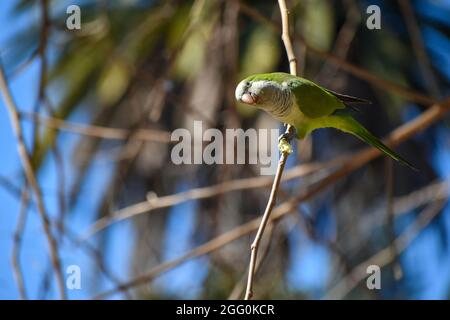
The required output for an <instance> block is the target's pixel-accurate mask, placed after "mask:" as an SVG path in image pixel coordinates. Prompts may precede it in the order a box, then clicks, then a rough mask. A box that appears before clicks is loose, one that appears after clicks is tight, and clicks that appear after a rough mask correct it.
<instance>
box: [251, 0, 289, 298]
mask: <svg viewBox="0 0 450 320" xmlns="http://www.w3.org/2000/svg"><path fill="white" fill-rule="evenodd" d="M278 5H279V7H280V14H281V23H282V31H281V39H282V40H283V43H284V47H285V48H286V54H287V57H288V60H289V69H290V72H291V74H292V75H294V76H296V75H297V59H296V58H295V53H294V47H293V46H292V42H291V38H290V36H289V11H288V8H287V6H286V2H285V1H284V0H278ZM293 130H294V128H292V127H291V126H290V125H288V126H287V129H286V133H292V131H293ZM288 157H289V152H287V151H285V152H282V153H281V156H280V160H279V161H278V167H277V172H276V174H275V178H274V181H273V184H272V190H271V191H270V196H269V201H268V202H267V206H266V210H265V211H264V215H263V217H262V219H261V224H260V225H259V228H258V231H257V232H256V236H255V240H253V243H252V245H251V247H250V250H251V254H250V264H249V268H248V280H247V288H246V290H245V298H244V299H245V300H250V299H251V298H252V297H253V282H254V278H255V271H256V261H257V256H258V249H259V244H260V242H261V239H262V236H263V233H264V229H265V228H266V225H267V222H268V221H269V218H270V214H271V213H272V209H273V207H274V206H275V201H276V197H277V193H278V188H279V187H280V181H281V176H282V175H283V170H284V166H285V165H286V160H287V158H288Z"/></svg>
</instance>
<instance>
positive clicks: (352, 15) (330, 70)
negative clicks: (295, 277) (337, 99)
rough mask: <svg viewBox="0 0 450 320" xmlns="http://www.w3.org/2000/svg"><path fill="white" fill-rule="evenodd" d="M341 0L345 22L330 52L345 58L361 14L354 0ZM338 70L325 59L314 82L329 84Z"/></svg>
mask: <svg viewBox="0 0 450 320" xmlns="http://www.w3.org/2000/svg"><path fill="white" fill-rule="evenodd" d="M343 2H344V6H345V7H346V8H345V9H346V11H347V13H346V16H345V22H344V24H343V26H342V27H341V29H340V30H339V32H338V34H337V36H336V41H335V44H334V48H333V50H332V53H333V54H334V55H335V56H336V57H338V58H340V59H344V60H345V59H346V57H347V55H348V52H349V50H350V47H351V45H352V42H353V39H354V38H355V36H356V33H357V31H358V27H359V25H360V22H361V14H360V12H359V8H358V6H357V4H356V3H355V1H354V0H346V1H345V0H344V1H343ZM338 70H339V68H338V66H336V65H331V64H330V63H328V62H327V61H325V63H324V65H323V66H322V68H321V69H320V71H319V72H318V74H317V75H316V77H315V78H316V79H317V81H316V82H318V83H321V84H323V85H324V86H329V85H331V84H332V83H333V81H334V80H335V75H336V73H337V72H338ZM333 86H334V87H336V84H334V83H333Z"/></svg>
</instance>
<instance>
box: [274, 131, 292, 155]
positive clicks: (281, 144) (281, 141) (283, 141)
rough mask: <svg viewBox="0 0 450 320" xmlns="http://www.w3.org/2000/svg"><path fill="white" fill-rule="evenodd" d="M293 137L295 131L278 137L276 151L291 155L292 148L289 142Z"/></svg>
mask: <svg viewBox="0 0 450 320" xmlns="http://www.w3.org/2000/svg"><path fill="white" fill-rule="evenodd" d="M294 136H295V130H290V131H288V132H285V133H283V134H282V135H281V136H279V137H278V150H280V152H281V153H288V154H291V153H292V146H291V144H290V143H289V142H290V141H291V140H292V138H294Z"/></svg>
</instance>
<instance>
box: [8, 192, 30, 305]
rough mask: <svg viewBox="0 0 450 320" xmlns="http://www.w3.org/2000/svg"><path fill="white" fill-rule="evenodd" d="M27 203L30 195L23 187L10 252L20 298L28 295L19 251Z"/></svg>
mask: <svg viewBox="0 0 450 320" xmlns="http://www.w3.org/2000/svg"><path fill="white" fill-rule="evenodd" d="M29 203H30V196H29V193H28V189H27V188H26V187H24V189H23V190H22V195H21V197H20V211H19V217H18V218H17V225H16V230H15V231H14V237H13V249H12V254H11V261H12V266H13V271H14V276H15V278H16V282H17V288H18V289H19V294H20V298H21V299H22V300H26V299H28V295H27V292H26V290H25V285H24V277H23V271H22V267H21V265H20V252H21V251H22V250H21V249H22V238H23V231H24V229H25V224H26V221H27V217H28V206H29Z"/></svg>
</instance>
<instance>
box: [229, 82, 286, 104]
mask: <svg viewBox="0 0 450 320" xmlns="http://www.w3.org/2000/svg"><path fill="white" fill-rule="evenodd" d="M275 78H276V77H274V76H273V74H272V75H268V74H267V75H265V74H259V75H253V76H249V77H247V78H245V79H244V80H242V81H241V82H240V83H239V84H238V86H237V87H236V92H235V96H236V100H237V101H239V102H242V103H245V104H247V105H251V106H255V107H257V108H262V109H266V110H270V109H274V108H275V107H277V106H278V105H279V104H280V102H281V100H284V99H281V98H283V95H284V94H283V93H287V90H286V89H288V88H287V85H284V84H283V83H280V82H279V81H277V79H275Z"/></svg>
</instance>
